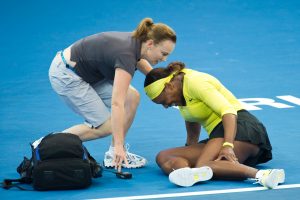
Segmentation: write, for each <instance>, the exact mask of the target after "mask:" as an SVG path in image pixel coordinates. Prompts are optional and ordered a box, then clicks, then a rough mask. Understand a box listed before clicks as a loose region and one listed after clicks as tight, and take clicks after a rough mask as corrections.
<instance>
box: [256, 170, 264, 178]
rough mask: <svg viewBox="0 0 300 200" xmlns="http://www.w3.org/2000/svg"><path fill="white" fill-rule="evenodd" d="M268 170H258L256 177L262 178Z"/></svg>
mask: <svg viewBox="0 0 300 200" xmlns="http://www.w3.org/2000/svg"><path fill="white" fill-rule="evenodd" d="M265 171H266V170H263V169H262V170H258V172H257V173H256V175H255V178H261V177H262V176H263V174H264V173H265Z"/></svg>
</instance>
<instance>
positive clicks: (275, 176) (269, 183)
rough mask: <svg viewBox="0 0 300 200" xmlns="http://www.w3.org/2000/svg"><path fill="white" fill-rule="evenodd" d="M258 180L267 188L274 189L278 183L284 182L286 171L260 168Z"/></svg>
mask: <svg viewBox="0 0 300 200" xmlns="http://www.w3.org/2000/svg"><path fill="white" fill-rule="evenodd" d="M256 181H257V182H256V183H259V184H261V185H262V186H264V187H266V188H269V189H273V188H276V187H277V186H278V184H281V183H284V181H285V172H284V170H283V169H267V170H259V171H258V173H257V177H256Z"/></svg>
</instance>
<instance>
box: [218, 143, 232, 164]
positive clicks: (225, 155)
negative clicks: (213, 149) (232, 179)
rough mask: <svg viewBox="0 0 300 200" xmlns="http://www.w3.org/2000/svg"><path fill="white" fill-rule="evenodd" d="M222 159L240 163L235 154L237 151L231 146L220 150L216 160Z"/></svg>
mask: <svg viewBox="0 0 300 200" xmlns="http://www.w3.org/2000/svg"><path fill="white" fill-rule="evenodd" d="M220 160H228V161H230V162H235V163H238V159H237V157H236V156H235V153H234V151H233V149H232V148H231V147H227V146H225V147H222V149H221V151H220V152H219V156H218V158H217V159H216V160H215V161H220Z"/></svg>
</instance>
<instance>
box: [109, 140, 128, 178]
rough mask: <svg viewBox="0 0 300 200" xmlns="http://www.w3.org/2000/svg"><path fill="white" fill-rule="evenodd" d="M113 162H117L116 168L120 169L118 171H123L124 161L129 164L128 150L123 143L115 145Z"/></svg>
mask: <svg viewBox="0 0 300 200" xmlns="http://www.w3.org/2000/svg"><path fill="white" fill-rule="evenodd" d="M113 162H114V164H115V169H116V170H118V172H121V169H122V163H123V162H124V163H125V165H128V161H127V159H126V152H125V150H124V147H123V145H115V149H114V161H113Z"/></svg>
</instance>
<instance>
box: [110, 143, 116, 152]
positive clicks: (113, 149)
mask: <svg viewBox="0 0 300 200" xmlns="http://www.w3.org/2000/svg"><path fill="white" fill-rule="evenodd" d="M109 151H110V152H114V151H115V147H114V146H113V145H112V144H111V145H110V146H109Z"/></svg>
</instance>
